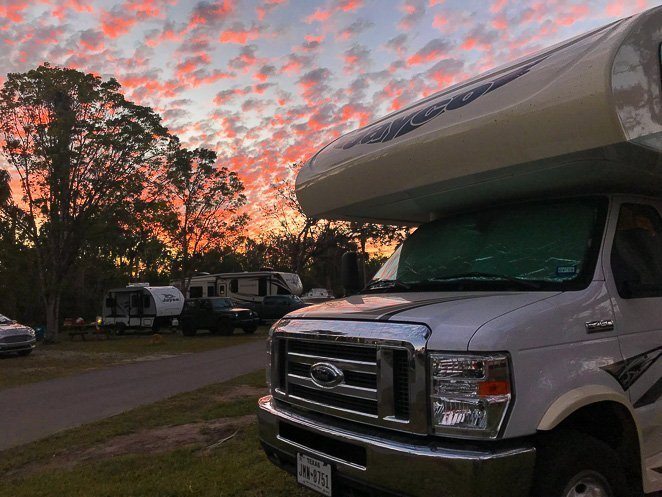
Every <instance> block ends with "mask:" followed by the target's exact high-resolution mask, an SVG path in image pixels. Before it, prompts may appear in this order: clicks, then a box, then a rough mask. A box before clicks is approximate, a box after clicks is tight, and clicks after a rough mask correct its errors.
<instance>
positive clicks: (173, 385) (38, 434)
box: [0, 340, 265, 450]
mask: <svg viewBox="0 0 662 497" xmlns="http://www.w3.org/2000/svg"><path fill="white" fill-rule="evenodd" d="M264 364H265V345H264V342H263V341H262V340H259V341H256V342H251V343H247V344H243V345H237V346H234V347H226V348H223V349H217V350H211V351H208V352H200V353H196V354H187V355H182V356H177V357H171V358H167V359H160V360H156V361H148V362H139V363H133V364H126V365H122V366H114V367H111V368H108V369H102V370H98V371H91V372H89V373H84V374H80V375H76V376H70V377H68V378H58V379H53V380H48V381H42V382H39V383H33V384H31V385H25V386H20V387H15V388H10V389H7V390H2V391H0V450H3V449H7V448H9V447H13V446H16V445H20V444H24V443H27V442H31V441H33V440H37V439H39V438H42V437H45V436H47V435H50V434H52V433H55V432H57V431H60V430H64V429H67V428H72V427H74V426H78V425H81V424H85V423H89V422H91V421H96V420H98V419H102V418H106V417H108V416H112V415H114V414H119V413H121V412H123V411H126V410H129V409H132V408H134V407H137V406H140V405H143V404H149V403H152V402H155V401H157V400H161V399H165V398H167V397H171V396H172V395H175V394H178V393H182V392H188V391H191V390H195V389H197V388H200V387H203V386H205V385H210V384H212V383H217V382H221V381H227V380H230V379H232V378H235V377H237V376H240V375H242V374H245V373H249V372H251V371H255V370H257V369H259V368H263V367H264Z"/></svg>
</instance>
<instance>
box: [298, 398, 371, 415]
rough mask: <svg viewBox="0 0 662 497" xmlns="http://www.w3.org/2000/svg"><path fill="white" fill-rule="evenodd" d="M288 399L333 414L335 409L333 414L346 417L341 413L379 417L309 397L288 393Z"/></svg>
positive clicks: (299, 404) (302, 405)
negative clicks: (316, 400) (323, 402)
mask: <svg viewBox="0 0 662 497" xmlns="http://www.w3.org/2000/svg"><path fill="white" fill-rule="evenodd" d="M288 399H294V400H298V401H299V402H297V404H296V405H297V406H301V407H306V408H315V407H318V409H315V410H316V411H319V412H327V411H329V412H330V413H331V414H334V411H335V414H338V415H339V416H338V417H347V416H342V414H354V415H356V416H361V417H362V418H372V419H379V418H378V417H377V416H375V415H374V414H368V413H366V412H360V411H353V410H352V409H344V408H342V407H334V406H330V405H328V404H321V403H320V402H315V401H314V400H310V399H304V398H302V397H298V396H297V395H289V396H288ZM319 408H322V409H319ZM364 421H365V420H364Z"/></svg>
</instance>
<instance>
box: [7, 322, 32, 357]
mask: <svg viewBox="0 0 662 497" xmlns="http://www.w3.org/2000/svg"><path fill="white" fill-rule="evenodd" d="M35 342H36V339H35V333H34V330H33V329H32V328H30V327H29V326H25V325H23V324H19V323H17V322H16V321H14V320H13V319H9V318H8V317H7V316H3V315H2V314H0V354H18V355H29V354H30V353H31V352H32V349H34V346H35Z"/></svg>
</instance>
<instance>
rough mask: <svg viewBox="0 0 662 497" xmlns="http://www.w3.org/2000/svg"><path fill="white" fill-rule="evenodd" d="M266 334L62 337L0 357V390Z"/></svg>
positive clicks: (262, 330)
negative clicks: (21, 353)
mask: <svg viewBox="0 0 662 497" xmlns="http://www.w3.org/2000/svg"><path fill="white" fill-rule="evenodd" d="M267 331H268V327H267V326H261V327H260V328H258V331H257V332H256V333H255V334H253V335H246V334H244V333H242V332H241V330H238V331H236V332H235V334H234V335H233V336H229V337H225V336H216V335H211V334H208V333H205V332H199V334H198V335H197V336H195V337H184V336H181V335H179V334H175V333H162V334H161V337H162V342H160V343H154V340H153V339H152V336H151V335H125V336H121V337H114V338H112V339H110V340H100V339H96V338H88V339H87V340H86V341H82V340H80V339H79V338H76V339H75V340H74V341H71V340H69V338H68V337H67V336H65V335H63V336H62V338H61V341H60V342H59V343H56V344H51V345H43V344H38V345H37V348H36V349H35V350H34V351H33V352H32V354H31V355H29V356H27V357H17V356H13V355H7V356H0V389H2V388H8V387H12V386H18V385H22V384H26V383H34V382H37V381H42V380H48V379H51V378H57V377H62V376H69V375H72V374H76V373H82V372H85V371H90V370H93V369H99V368H103V367H108V366H113V365H116V364H123V363H127V362H135V361H144V360H150V359H158V358H162V357H167V356H171V355H177V354H187V353H193V352H203V351H205V350H211V349H218V348H222V347H228V346H232V345H239V344H241V343H246V342H249V341H253V340H264V338H265V337H266V335H267Z"/></svg>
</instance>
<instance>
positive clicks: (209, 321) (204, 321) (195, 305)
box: [179, 297, 260, 336]
mask: <svg viewBox="0 0 662 497" xmlns="http://www.w3.org/2000/svg"><path fill="white" fill-rule="evenodd" d="M179 322H180V324H181V327H182V333H183V334H184V335H186V336H193V335H195V334H196V333H197V331H198V330H200V329H203V330H209V331H211V332H212V333H214V334H219V335H232V333H233V332H234V329H235V328H241V329H242V330H244V332H246V333H255V330H257V326H258V324H259V322H260V319H259V318H258V316H257V314H256V313H255V312H253V311H251V310H250V309H242V308H239V307H233V304H232V300H230V299H227V298H222V297H214V298H202V299H188V300H186V301H185V302H184V310H183V311H182V314H181V316H180V317H179Z"/></svg>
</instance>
